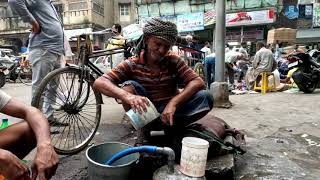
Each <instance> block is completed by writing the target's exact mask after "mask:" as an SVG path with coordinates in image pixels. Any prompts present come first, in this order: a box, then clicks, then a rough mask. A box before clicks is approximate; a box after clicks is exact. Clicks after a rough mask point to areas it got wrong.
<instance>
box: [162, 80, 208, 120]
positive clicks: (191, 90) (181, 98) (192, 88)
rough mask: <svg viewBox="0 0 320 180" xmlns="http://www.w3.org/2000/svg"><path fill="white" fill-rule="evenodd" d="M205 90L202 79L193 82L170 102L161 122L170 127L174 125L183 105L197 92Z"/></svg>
mask: <svg viewBox="0 0 320 180" xmlns="http://www.w3.org/2000/svg"><path fill="white" fill-rule="evenodd" d="M204 88H205V84H204V82H203V80H202V79H201V78H200V77H197V78H195V79H193V80H191V81H190V82H189V83H188V84H187V85H186V86H185V88H184V89H183V91H182V92H181V93H179V94H177V95H176V96H175V97H173V98H172V99H171V100H170V102H169V103H168V104H167V105H166V107H165V109H164V111H163V112H162V114H161V120H162V122H163V123H165V124H168V125H170V126H172V125H173V115H174V113H175V111H176V109H177V107H179V105H181V104H182V103H184V102H185V101H187V100H188V99H189V98H190V97H191V96H192V95H194V94H195V93H196V92H198V91H200V90H202V89H204Z"/></svg>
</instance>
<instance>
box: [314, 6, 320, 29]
mask: <svg viewBox="0 0 320 180" xmlns="http://www.w3.org/2000/svg"><path fill="white" fill-rule="evenodd" d="M313 27H320V3H314V5H313Z"/></svg>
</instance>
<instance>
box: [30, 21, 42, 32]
mask: <svg viewBox="0 0 320 180" xmlns="http://www.w3.org/2000/svg"><path fill="white" fill-rule="evenodd" d="M31 25H32V28H31V31H32V32H33V33H35V34H39V33H40V31H41V29H40V25H39V23H38V22H37V21H34V22H32V23H31Z"/></svg>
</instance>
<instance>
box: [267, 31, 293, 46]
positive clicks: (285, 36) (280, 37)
mask: <svg viewBox="0 0 320 180" xmlns="http://www.w3.org/2000/svg"><path fill="white" fill-rule="evenodd" d="M296 36H297V30H296V29H290V28H279V29H272V30H269V31H268V39H267V43H268V44H275V43H277V42H279V43H280V42H282V43H288V44H294V43H295V42H296Z"/></svg>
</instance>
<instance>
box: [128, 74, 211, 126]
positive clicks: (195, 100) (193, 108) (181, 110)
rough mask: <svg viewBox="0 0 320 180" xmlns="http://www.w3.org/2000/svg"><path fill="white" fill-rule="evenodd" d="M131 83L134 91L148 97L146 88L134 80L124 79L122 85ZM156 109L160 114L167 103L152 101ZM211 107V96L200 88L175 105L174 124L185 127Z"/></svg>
mask: <svg viewBox="0 0 320 180" xmlns="http://www.w3.org/2000/svg"><path fill="white" fill-rule="evenodd" d="M125 85H131V86H132V87H133V88H134V89H135V93H136V94H137V95H140V96H145V97H148V98H149V99H150V96H149V94H148V92H147V91H146V89H145V88H144V87H143V86H141V84H139V83H138V82H136V81H132V80H129V81H126V82H124V83H123V86H125ZM152 103H153V104H154V106H155V107H156V109H157V111H158V112H159V113H160V114H161V113H162V112H163V110H164V109H165V107H166V105H167V103H163V102H152ZM212 108H213V97H212V95H211V94H210V92H209V91H207V90H201V91H199V92H197V93H195V94H194V95H193V96H191V97H190V98H189V99H188V100H187V101H185V102H184V103H183V104H181V105H180V106H179V107H177V110H176V112H175V114H174V117H173V119H174V126H177V127H185V126H187V125H188V124H190V123H192V122H195V121H197V120H199V119H200V118H202V117H203V116H205V115H206V114H207V113H208V112H209V111H210V110H211V109H212Z"/></svg>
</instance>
